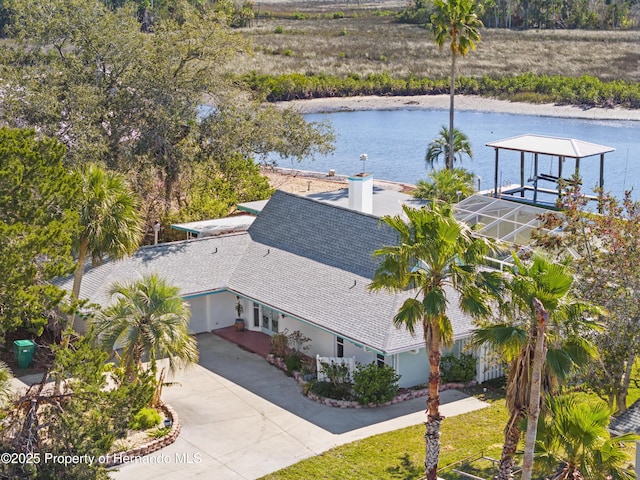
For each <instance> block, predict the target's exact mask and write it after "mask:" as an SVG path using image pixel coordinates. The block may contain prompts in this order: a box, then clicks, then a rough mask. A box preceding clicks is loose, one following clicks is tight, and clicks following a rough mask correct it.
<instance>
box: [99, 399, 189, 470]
mask: <svg viewBox="0 0 640 480" xmlns="http://www.w3.org/2000/svg"><path fill="white" fill-rule="evenodd" d="M160 410H162V411H163V412H164V413H165V415H166V417H167V418H170V419H171V430H170V431H169V433H168V434H167V435H165V436H164V437H162V438H155V439H153V440H151V441H150V442H147V443H145V444H144V445H141V446H139V447H136V448H132V449H131V450H126V451H124V452H117V453H110V454H109V455H106V458H107V462H105V466H106V467H107V468H110V467H115V466H117V465H121V464H123V463H130V462H131V461H132V459H133V458H135V457H144V456H145V455H149V454H150V453H153V452H157V451H158V450H160V449H161V448H164V447H167V446H169V445H171V444H172V443H173V442H175V441H176V440H177V438H178V435H179V434H180V417H179V416H178V414H177V413H176V411H175V410H174V409H173V407H171V406H170V405H167V404H166V403H163V404H161V405H160Z"/></svg>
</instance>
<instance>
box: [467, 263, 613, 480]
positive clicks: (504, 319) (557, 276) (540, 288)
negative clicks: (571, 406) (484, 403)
mask: <svg viewBox="0 0 640 480" xmlns="http://www.w3.org/2000/svg"><path fill="white" fill-rule="evenodd" d="M514 262H515V268H514V274H513V275H512V276H511V278H510V280H509V282H508V284H507V292H508V294H507V295H505V302H504V303H502V304H501V305H500V309H499V313H500V318H499V319H498V320H497V321H494V322H490V323H486V324H484V325H482V326H481V327H480V328H478V329H476V330H475V331H474V342H475V343H476V344H485V345H489V346H491V347H492V348H494V349H496V350H497V351H498V353H500V354H501V355H502V357H503V358H504V359H505V360H506V361H507V363H508V365H509V373H508V376H507V398H506V404H507V409H508V411H509V421H508V422H507V425H506V427H505V431H504V435H505V441H504V446H503V449H502V455H501V458H500V466H499V472H498V479H500V480H507V479H510V478H513V476H512V470H513V466H514V464H515V454H516V451H517V449H518V444H519V442H520V437H521V434H522V432H521V424H522V420H523V419H524V418H525V417H526V416H527V414H528V412H529V411H530V405H531V404H532V403H531V391H532V388H531V387H532V376H533V371H534V369H533V364H534V360H535V354H534V352H535V348H536V345H537V346H538V348H539V349H540V350H539V352H540V351H542V352H546V353H545V356H544V364H543V365H544V369H543V370H542V371H541V373H542V374H543V377H542V380H541V385H542V387H543V388H544V389H545V391H550V390H553V389H554V388H555V385H557V383H558V382H559V381H562V380H565V379H567V378H568V377H569V376H570V375H571V374H572V373H574V372H575V371H576V369H579V368H581V367H584V366H586V364H587V363H588V360H589V359H590V358H591V357H593V356H594V355H595V347H594V346H593V344H592V343H591V342H590V341H589V340H588V337H587V334H588V333H590V332H591V331H592V330H594V329H596V328H598V325H597V324H595V323H594V322H593V321H592V320H590V318H589V317H588V316H587V315H591V314H597V313H599V312H600V310H599V309H597V308H596V307H593V306H591V305H590V304H587V303H585V302H582V301H579V300H575V299H573V298H572V297H571V295H570V293H569V292H570V289H571V286H572V284H573V278H574V277H573V272H572V271H571V270H570V269H569V267H568V266H567V265H565V264H559V263H554V262H552V261H551V260H549V259H548V258H546V257H544V256H543V255H540V254H535V255H534V257H533V259H532V261H531V262H528V263H525V262H523V261H521V260H520V259H519V258H518V257H517V256H515V255H514ZM534 300H537V301H539V302H541V305H542V306H543V308H544V309H546V310H547V312H548V314H549V317H550V320H549V322H550V325H551V328H546V326H545V328H544V329H543V331H542V332H540V331H539V329H538V326H539V325H540V324H539V321H538V317H537V316H536V309H535V304H537V302H536V303H535V304H534ZM540 333H543V334H544V337H543V342H539V341H538V338H539V337H538V336H539V335H540ZM536 404H537V403H535V402H534V405H536Z"/></svg>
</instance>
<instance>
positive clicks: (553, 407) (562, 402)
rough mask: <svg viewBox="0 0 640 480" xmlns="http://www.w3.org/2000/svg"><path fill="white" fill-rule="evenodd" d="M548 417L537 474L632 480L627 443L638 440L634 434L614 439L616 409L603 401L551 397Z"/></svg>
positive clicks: (566, 479)
mask: <svg viewBox="0 0 640 480" xmlns="http://www.w3.org/2000/svg"><path fill="white" fill-rule="evenodd" d="M545 405H546V412H547V413H546V414H545V416H544V418H543V420H542V421H541V422H539V427H538V441H537V444H536V464H535V466H536V471H538V472H539V473H540V474H549V473H551V472H553V474H552V475H551V478H553V479H554V480H579V479H582V480H584V479H590V480H591V479H592V480H608V479H616V480H622V479H625V480H631V479H633V478H636V476H635V475H634V473H633V471H632V470H631V469H629V468H626V465H627V464H628V463H629V458H628V453H627V452H626V451H625V449H624V446H623V444H625V443H630V442H633V441H634V440H637V436H636V435H633V434H626V435H621V436H618V437H615V438H611V435H610V433H609V430H608V426H609V420H610V418H611V413H612V410H611V409H610V408H609V407H608V406H607V405H606V403H604V402H602V401H585V400H584V399H579V398H576V396H573V395H561V396H555V397H553V396H547V398H546V400H545Z"/></svg>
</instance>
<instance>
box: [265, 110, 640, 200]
mask: <svg viewBox="0 0 640 480" xmlns="http://www.w3.org/2000/svg"><path fill="white" fill-rule="evenodd" d="M305 118H306V119H307V120H308V121H321V120H324V119H328V120H329V121H330V122H331V124H332V125H333V128H334V130H335V133H336V143H335V147H336V149H335V152H334V153H333V154H331V155H328V156H316V158H315V159H314V160H310V159H305V160H304V161H302V162H301V163H298V162H296V161H291V160H283V159H278V158H275V157H271V158H270V159H271V160H276V162H277V163H278V165H279V166H282V167H293V168H298V169H303V170H314V171H319V172H328V171H329V169H334V170H335V171H336V173H339V174H352V173H357V172H360V171H362V168H363V165H362V162H361V161H360V155H361V154H362V153H366V154H367V156H368V160H367V162H366V166H365V169H366V171H368V172H371V173H372V174H373V175H374V178H378V179H383V180H393V181H399V182H405V183H415V182H416V181H417V180H419V179H422V178H426V174H427V167H426V166H425V162H424V156H425V152H426V149H427V146H428V144H429V143H430V142H431V141H432V140H433V139H434V138H436V137H437V136H438V133H439V131H440V129H441V127H442V126H443V125H447V124H448V119H449V112H448V110H424V109H410V108H408V109H404V110H365V111H346V112H334V113H326V114H307V115H305ZM455 125H456V128H459V129H460V130H462V131H463V132H464V133H465V134H466V135H467V136H468V137H469V140H470V142H471V146H472V149H473V153H474V155H473V159H469V158H468V157H465V158H464V159H463V161H462V165H461V166H463V167H465V168H467V169H469V170H471V171H472V172H473V173H474V174H476V175H477V176H478V177H480V178H481V186H482V188H493V173H494V172H493V170H494V150H493V148H490V147H487V146H485V144H486V143H489V142H494V141H497V140H502V139H506V138H510V137H514V136H517V135H522V134H526V133H530V134H539V135H551V136H558V137H568V138H575V139H578V140H583V141H587V142H592V143H597V144H601V145H606V146H609V147H613V148H615V149H616V151H615V152H612V153H609V154H606V155H605V176H604V179H605V190H607V191H609V192H611V193H612V194H613V195H615V196H617V197H621V196H622V195H623V194H624V191H625V190H627V189H631V188H634V187H636V186H638V187H639V188H637V189H636V190H637V191H634V197H635V198H640V195H638V191H640V122H638V121H622V120H582V119H567V118H557V117H542V116H532V115H514V114H506V113H488V112H476V111H458V112H456V116H455ZM530 157H531V156H530V155H527V158H526V165H527V166H526V169H527V170H526V171H525V177H527V176H530V175H529V174H530V171H529V170H532V167H531V165H530V164H531V158H530ZM500 158H501V160H500V169H501V171H500V172H499V177H500V179H501V183H502V184H503V185H508V184H511V183H515V182H517V181H518V180H519V162H517V161H515V159H516V157H513V158H514V160H513V161H509V157H508V156H505V157H504V158H505V159H507V160H506V161H505V160H503V153H501V157H500ZM517 158H519V157H517ZM556 163H557V162H556ZM456 164H458V163H457V162H456ZM569 165H572V163H570V164H569ZM550 167H551V158H550V157H548V156H541V157H540V171H541V173H553V172H550ZM598 169H599V161H598V157H591V158H587V159H585V160H583V161H582V162H581V174H582V176H583V183H584V185H585V190H588V189H591V188H592V187H593V186H595V185H596V183H597V181H598V172H599V170H598Z"/></svg>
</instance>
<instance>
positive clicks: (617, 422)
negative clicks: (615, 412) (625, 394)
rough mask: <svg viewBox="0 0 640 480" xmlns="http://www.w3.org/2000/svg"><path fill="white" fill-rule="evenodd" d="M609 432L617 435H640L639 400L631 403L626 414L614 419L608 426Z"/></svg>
mask: <svg viewBox="0 0 640 480" xmlns="http://www.w3.org/2000/svg"><path fill="white" fill-rule="evenodd" d="M609 430H611V431H612V432H615V433H617V434H621V433H636V434H640V400H636V401H635V402H633V405H631V406H630V407H629V408H628V409H627V411H626V412H624V413H623V414H621V415H620V416H618V417H614V418H613V419H612V420H611V423H610V424H609Z"/></svg>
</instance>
